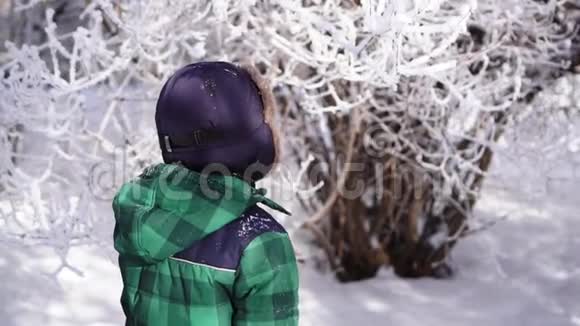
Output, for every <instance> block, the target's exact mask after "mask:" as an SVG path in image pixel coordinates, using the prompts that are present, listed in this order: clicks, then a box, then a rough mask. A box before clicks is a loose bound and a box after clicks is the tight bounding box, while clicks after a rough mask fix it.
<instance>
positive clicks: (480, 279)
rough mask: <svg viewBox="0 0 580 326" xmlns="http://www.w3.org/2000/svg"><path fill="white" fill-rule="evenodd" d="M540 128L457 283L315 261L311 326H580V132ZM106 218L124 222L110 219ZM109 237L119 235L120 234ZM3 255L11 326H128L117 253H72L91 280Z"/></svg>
mask: <svg viewBox="0 0 580 326" xmlns="http://www.w3.org/2000/svg"><path fill="white" fill-rule="evenodd" d="M537 123H538V121H534V119H530V121H529V124H530V125H528V126H526V125H524V126H525V127H529V129H526V130H532V131H533V132H532V134H529V133H522V134H517V135H515V134H512V135H508V136H506V138H505V139H504V140H503V141H502V142H500V145H499V149H498V151H499V153H500V155H499V156H498V157H497V159H496V161H495V162H494V165H493V168H492V170H491V175H490V178H489V180H487V182H486V184H485V187H484V190H483V194H482V199H481V200H480V201H479V203H478V205H477V208H476V214H477V215H478V216H480V217H482V218H484V219H485V218H489V219H496V218H497V217H504V216H505V220H502V221H500V222H497V223H498V224H496V225H495V226H493V227H491V228H489V229H488V230H486V231H485V232H480V233H478V234H476V235H473V236H471V237H468V238H467V239H466V240H464V241H463V242H461V243H460V244H459V245H458V247H457V249H456V251H455V252H454V254H453V263H454V265H455V266H456V267H458V274H457V275H456V276H455V277H454V278H452V279H449V280H430V279H421V280H411V281H410V280H404V279H401V278H398V277H396V276H395V275H393V273H392V271H391V270H388V269H384V270H382V271H381V272H380V274H379V276H378V277H377V278H375V279H372V280H369V281H363V282H357V283H350V284H347V285H343V284H339V283H337V282H336V280H335V278H334V277H333V276H332V274H323V273H322V274H321V273H320V271H318V270H317V269H315V268H314V266H312V264H311V263H310V262H308V261H307V262H306V264H302V265H301V270H300V272H301V274H300V275H301V325H304V326H353V325H399V326H418V325H445V326H454V325H457V326H460V325H471V326H479V325H481V326H489V325H522V326H524V325H525V326H536V325H537V326H566V325H568V326H574V325H580V254H579V253H580V236H579V232H580V218H579V216H578V214H579V213H578V211H579V210H580V202H579V195H578V194H579V192H580V151H579V147H580V128H579V127H578V126H579V125H580V121H575V122H574V121H572V122H570V125H569V126H570V128H571V129H570V130H565V128H564V130H562V129H558V130H551V129H547V130H546V129H542V128H539V127H538V126H537ZM524 137H525V138H524ZM522 138H523V139H522ZM558 142H560V145H558V146H556V145H557V143H558ZM546 144H551V145H552V147H549V146H546ZM561 144H566V145H563V146H562V145H561ZM546 162H549V163H546ZM102 214H103V215H105V216H109V217H110V219H109V220H110V221H112V215H111V212H110V211H108V210H104V211H103V212H102ZM102 227H103V229H104V230H109V231H111V230H112V223H110V224H108V225H103V226H102ZM104 232H106V231H104ZM299 240H300V239H297V241H299ZM304 246H305V245H304V244H301V243H299V242H298V243H297V244H296V247H297V248H298V250H300V249H301V248H304ZM0 252H2V255H1V256H0V275H2V280H3V282H2V283H0V316H1V320H2V325H6V326H29V325H46V326H53V325H54V326H68V325H71V326H72V325H90V326H105V325H107V326H108V325H121V324H122V323H123V313H122V311H121V307H120V304H119V294H120V291H121V287H122V284H121V279H120V274H119V272H118V269H117V266H116V264H115V257H114V255H112V254H111V253H112V252H113V251H112V248H93V247H77V248H74V249H72V251H71V252H70V253H69V258H68V261H69V262H70V263H71V264H72V265H73V267H74V268H77V269H78V270H80V271H82V275H78V274H76V273H74V272H72V271H71V270H70V269H65V270H63V271H61V272H60V273H58V274H57V275H54V274H53V273H54V271H55V269H57V268H58V267H59V266H60V259H59V257H58V256H57V255H55V253H54V251H53V250H52V249H50V248H24V247H20V246H19V247H14V246H7V245H5V244H2V248H1V251H0Z"/></svg>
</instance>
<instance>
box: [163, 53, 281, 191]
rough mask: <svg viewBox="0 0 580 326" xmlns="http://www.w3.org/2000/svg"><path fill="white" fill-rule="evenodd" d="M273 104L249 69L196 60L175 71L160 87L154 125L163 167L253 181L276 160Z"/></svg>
mask: <svg viewBox="0 0 580 326" xmlns="http://www.w3.org/2000/svg"><path fill="white" fill-rule="evenodd" d="M274 107H275V100H274V97H273V95H272V92H271V90H270V88H269V86H268V83H267V82H266V81H265V80H264V79H263V78H261V76H260V74H259V72H258V71H257V70H256V69H255V68H253V67H250V66H245V67H240V66H237V65H234V64H231V63H227V62H199V63H195V64H190V65H187V66H185V67H183V68H181V69H179V70H178V71H177V72H176V73H175V74H174V75H173V76H171V77H170V78H169V80H168V81H167V82H166V83H165V85H164V86H163V89H162V90H161V93H160V95H159V99H158V101H157V110H156V114H155V121H156V124H157V133H158V137H159V144H160V147H161V152H162V155H163V160H164V161H165V162H166V163H174V162H180V163H181V164H183V165H184V166H186V167H187V168H189V169H192V170H195V171H199V172H202V171H204V170H205V171H213V172H216V171H223V170H224V169H227V170H226V171H223V172H225V173H235V174H240V175H244V177H246V178H248V179H251V180H252V181H255V180H257V179H260V178H262V177H264V175H266V174H267V173H268V172H269V171H270V169H271V168H272V166H273V165H274V164H275V163H276V161H277V159H278V156H279V151H280V148H279V145H280V143H279V136H278V134H277V133H276V132H275V130H274V129H275V128H273V117H274V109H275V108H274Z"/></svg>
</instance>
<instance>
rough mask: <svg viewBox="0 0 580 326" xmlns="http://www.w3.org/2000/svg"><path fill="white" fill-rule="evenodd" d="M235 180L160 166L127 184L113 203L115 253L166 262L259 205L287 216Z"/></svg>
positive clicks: (260, 191)
mask: <svg viewBox="0 0 580 326" xmlns="http://www.w3.org/2000/svg"><path fill="white" fill-rule="evenodd" d="M265 194H266V191H265V189H256V188H255V187H253V186H252V185H251V184H249V183H247V182H246V181H244V180H242V179H241V178H238V177H235V176H227V175H219V174H216V175H209V176H208V175H202V174H200V173H198V172H195V171H192V170H189V169H187V168H185V167H183V166H180V165H176V164H158V165H155V166H152V167H149V168H147V169H145V171H144V172H143V173H142V174H141V175H140V176H139V177H137V178H136V179H135V180H133V181H130V182H127V183H125V184H124V185H123V186H122V187H121V189H120V190H119V192H118V193H117V195H116V196H115V199H114V200H113V210H114V213H115V220H116V225H115V232H114V238H115V249H116V250H117V251H118V252H119V254H120V255H121V257H125V258H129V259H137V260H142V261H145V262H149V263H154V262H158V261H161V260H164V259H166V258H168V257H170V256H172V255H174V254H175V253H177V252H180V251H182V250H184V249H186V248H188V247H190V246H191V245H192V244H193V243H194V242H195V241H198V240H200V239H203V238H204V237H206V236H207V235H209V234H211V233H213V232H214V231H216V230H218V229H220V228H221V227H223V226H225V225H226V224H228V223H230V222H232V221H233V220H235V219H236V218H238V217H239V216H240V215H241V214H242V213H243V212H244V211H245V210H246V209H247V208H249V207H251V206H253V205H255V204H257V203H262V204H265V205H266V206H268V207H270V208H273V209H275V210H278V211H281V212H283V213H285V214H288V215H290V213H289V212H288V211H286V210H285V209H284V208H283V207H281V206H280V205H278V204H276V203H275V202H274V201H272V200H271V199H268V198H267V197H266V196H265Z"/></svg>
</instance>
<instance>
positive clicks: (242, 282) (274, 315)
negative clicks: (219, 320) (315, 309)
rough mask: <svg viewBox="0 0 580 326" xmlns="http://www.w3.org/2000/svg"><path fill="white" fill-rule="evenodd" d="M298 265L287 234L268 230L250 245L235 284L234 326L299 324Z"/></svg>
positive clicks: (292, 325)
mask: <svg viewBox="0 0 580 326" xmlns="http://www.w3.org/2000/svg"><path fill="white" fill-rule="evenodd" d="M298 283H299V279H298V267H297V265H296V257H295V255H294V249H293V248H292V244H291V242H290V239H289V238H288V235H287V234H284V233H275V232H268V233H264V234H262V235H260V236H258V237H257V238H256V239H254V240H252V242H251V243H250V244H249V245H248V246H247V247H246V249H245V250H244V254H243V256H242V259H241V262H240V266H239V268H238V271H237V276H236V282H235V284H234V298H233V301H234V309H235V313H234V318H233V323H232V325H233V326H297V325H298Z"/></svg>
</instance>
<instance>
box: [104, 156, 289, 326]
mask: <svg viewBox="0 0 580 326" xmlns="http://www.w3.org/2000/svg"><path fill="white" fill-rule="evenodd" d="M257 203H262V204H265V205H267V206H269V207H271V208H274V209H277V210H280V211H283V212H286V211H285V210H284V209H283V208H282V207H280V206H279V205H277V204H276V203H274V202H273V201H271V200H270V199H268V198H266V197H265V192H264V191H262V190H259V189H255V188H254V187H252V186H251V185H249V184H248V183H246V182H245V181H243V180H241V179H238V178H236V177H232V176H220V175H216V176H213V175H212V176H210V177H207V178H205V177H204V176H202V175H200V174H198V173H196V172H193V171H190V170H188V169H186V168H184V167H181V166H179V165H168V164H159V165H156V166H153V167H150V168H148V169H146V170H145V171H144V173H143V174H141V176H139V177H138V178H137V179H136V180H134V181H131V182H128V183H126V184H125V185H123V187H122V188H121V190H120V191H119V193H118V194H117V196H116V197H115V199H114V201H113V208H114V212H115V219H116V225H115V232H114V240H115V249H116V250H117V251H118V252H119V266H120V269H121V274H122V277H123V284H124V288H123V293H122V296H121V304H122V306H123V311H124V313H125V316H126V325H139V326H145V325H147V326H166V325H167V326H182V325H183V326H197V325H199V326H230V325H232V326H296V325H298V270H297V265H296V258H295V256H294V250H293V248H292V244H291V243H290V239H289V238H288V235H287V234H286V232H285V231H284V229H283V228H282V227H281V226H280V225H279V224H278V223H277V222H276V221H275V220H274V219H273V218H272V217H271V216H270V215H269V214H268V213H267V212H265V211H264V210H263V209H261V208H260V207H258V206H257V205H256V204H257ZM286 213H287V212H286Z"/></svg>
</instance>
